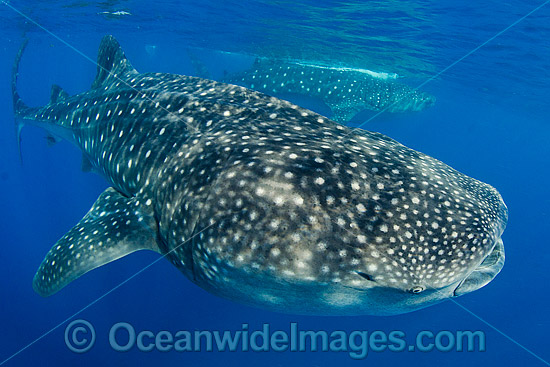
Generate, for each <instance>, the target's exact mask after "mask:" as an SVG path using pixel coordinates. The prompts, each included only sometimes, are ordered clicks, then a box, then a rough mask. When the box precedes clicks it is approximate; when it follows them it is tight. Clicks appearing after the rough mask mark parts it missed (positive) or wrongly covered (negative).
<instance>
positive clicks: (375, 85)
mask: <svg viewBox="0 0 550 367" xmlns="http://www.w3.org/2000/svg"><path fill="white" fill-rule="evenodd" d="M223 82H226V83H232V84H236V85H241V86H243V87H246V88H250V89H254V90H257V91H260V92H264V93H267V94H270V95H273V94H280V93H294V94H302V95H307V96H311V97H316V98H319V99H321V100H323V101H324V102H325V103H326V104H327V105H328V107H330V109H331V110H332V116H331V118H332V119H333V120H334V121H337V122H341V123H344V122H348V121H349V120H351V119H352V118H353V117H354V116H355V115H356V114H357V113H358V112H361V111H363V110H366V109H367V110H374V111H382V110H384V111H387V112H405V111H421V110H423V109H425V108H427V107H430V106H432V105H433V104H434V103H435V97H434V96H432V95H430V94H428V93H425V92H420V91H417V90H415V89H413V88H411V87H409V86H407V85H405V84H402V83H398V82H395V81H390V80H384V79H381V78H377V77H375V76H372V75H370V74H368V73H366V72H362V71H359V70H353V69H343V68H331V67H323V66H315V65H305V64H296V63H292V62H282V61H275V60H271V59H260V58H257V59H256V61H255V62H254V66H253V67H252V68H251V69H250V70H247V71H244V72H241V73H236V74H233V75H229V76H227V77H226V78H224V79H223Z"/></svg>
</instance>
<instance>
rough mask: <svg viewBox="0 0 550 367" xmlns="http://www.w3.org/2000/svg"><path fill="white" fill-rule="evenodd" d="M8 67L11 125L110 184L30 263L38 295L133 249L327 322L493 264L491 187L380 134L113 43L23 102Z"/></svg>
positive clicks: (462, 281) (479, 275)
mask: <svg viewBox="0 0 550 367" xmlns="http://www.w3.org/2000/svg"><path fill="white" fill-rule="evenodd" d="M20 56H21V53H20V54H19V57H18V60H19V58H20ZM18 60H17V62H16V66H15V68H14V77H13V96H14V107H15V111H16V116H17V117H18V121H19V124H21V123H23V122H27V121H28V122H32V123H34V124H36V125H38V126H41V127H43V128H45V129H47V130H48V131H50V132H51V133H53V134H55V135H57V136H61V137H63V138H65V139H68V140H69V141H71V142H73V143H74V144H75V145H76V146H77V147H78V148H80V149H81V150H82V152H83V156H84V159H85V161H86V162H88V165H89V166H91V168H92V169H93V170H94V171H96V172H99V173H101V174H102V175H103V176H104V177H105V178H106V179H107V180H108V181H109V182H110V183H111V185H112V187H111V188H109V189H107V190H106V191H105V192H104V193H103V194H101V196H100V197H99V198H98V200H97V201H96V203H95V204H94V205H93V207H92V209H91V210H90V211H89V212H88V213H87V214H86V216H85V217H84V218H83V219H82V220H81V221H80V222H79V223H78V224H77V225H76V226H75V227H73V228H72V229H70V230H69V231H68V233H67V234H65V235H64V236H63V237H62V238H61V239H60V240H59V241H58V242H57V243H56V244H55V245H54V246H53V247H52V249H51V250H50V252H49V253H48V254H47V256H46V258H45V259H44V261H43V263H42V264H41V265H40V268H39V269H38V271H37V273H36V275H35V278H34V283H33V286H34V289H35V290H36V291H37V292H38V293H39V294H41V295H43V296H49V295H51V294H53V293H55V292H57V291H59V290H60V289H61V288H63V287H64V286H66V285H67V284H68V283H69V282H71V281H72V280H74V279H76V278H78V277H79V276H81V275H82V274H84V273H86V272H87V271H89V270H91V269H94V268H96V267H98V266H101V265H103V264H106V263H108V262H110V261H113V260H115V259H117V258H120V257H122V256H125V255H127V254H129V253H131V252H133V251H136V250H141V249H150V250H153V251H157V252H158V253H160V254H162V255H163V256H165V257H166V258H167V259H169V260H170V261H171V262H172V263H173V264H174V265H175V266H176V267H177V268H178V269H180V270H181V272H182V273H184V274H185V275H186V276H187V277H188V278H189V279H190V280H192V281H193V282H194V283H196V284H198V285H199V286H201V287H203V288H205V289H207V290H208V291H210V292H212V293H213V294H217V295H220V296H223V297H226V298H229V299H232V300H235V301H239V302H243V303H246V304H250V305H254V306H259V307H263V308H267V309H271V310H277V311H282V312H289V313H306V314H326V315H344V314H348V315H352V314H371V315H388V314H397V313H403V312H409V311H412V310H415V309H418V308H422V307H425V306H428V305H430V304H433V303H436V302H439V301H441V300H444V299H446V298H448V297H453V296H457V295H460V294H464V293H467V292H470V291H473V290H475V289H477V288H480V287H482V286H483V285H485V284H486V283H488V282H489V281H490V280H491V279H492V278H493V277H494V276H495V275H496V274H497V273H498V272H499V271H500V268H501V267H502V264H503V261H504V252H503V246H502V241H501V240H500V236H501V234H502V232H503V230H504V227H505V224H506V220H507V210H506V207H505V205H504V203H503V201H502V199H501V197H500V195H499V194H498V192H497V191H496V190H495V189H494V188H492V187H491V186H489V185H487V184H484V183H482V182H479V181H476V180H474V179H472V178H470V177H468V176H465V175H463V174H461V173H459V172H457V171H455V170H454V169H452V168H450V167H449V166H447V165H445V164H443V163H441V162H440V161H438V160H436V159H434V158H431V157H429V156H427V155H425V154H422V153H419V152H417V151H414V150H412V149H409V148H407V147H405V146H403V145H401V144H399V143H398V142H396V141H394V140H392V139H390V138H388V137H386V136H384V135H381V134H378V133H372V132H368V131H364V130H351V129H348V128H346V127H344V126H341V125H339V124H337V123H335V122H333V121H331V120H328V119H326V118H324V117H322V116H320V115H318V114H315V113H313V112H311V111H308V110H305V109H303V108H300V107H298V106H296V105H293V104H291V103H289V102H286V101H282V100H279V99H276V98H273V97H269V96H267V95H264V94H262V93H259V92H256V91H252V90H249V89H246V88H243V87H239V86H234V85H230V84H223V83H219V82H214V81H209V80H205V79H200V78H194V77H188V76H181V75H172V74H160V73H146V74H140V73H138V72H137V71H136V70H135V69H134V68H133V67H132V66H131V65H130V63H129V62H128V60H127V59H126V58H125V56H124V53H123V52H122V50H121V49H120V46H119V45H118V43H117V42H116V40H115V39H114V38H113V37H111V36H106V37H105V38H104V39H103V41H102V43H101V46H100V49H99V57H98V74H97V78H96V80H95V81H94V84H93V86H92V89H90V90H89V91H87V92H85V93H82V94H78V95H75V96H68V95H67V94H66V93H64V92H63V91H62V90H61V88H59V87H57V86H54V87H53V88H52V98H51V102H50V103H49V104H48V105H46V106H43V107H38V108H31V107H27V106H25V104H24V103H23V102H22V101H21V98H20V97H19V95H18V93H17V90H16V81H17V74H18V72H17V65H18ZM19 126H20V125H19Z"/></svg>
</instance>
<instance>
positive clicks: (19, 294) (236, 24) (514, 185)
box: [0, 0, 550, 366]
mask: <svg viewBox="0 0 550 367" xmlns="http://www.w3.org/2000/svg"><path fill="white" fill-rule="evenodd" d="M542 4H543V2H542V1H521V2H502V1H480V2H478V3H476V4H474V3H456V2H451V1H427V0H426V1H420V0H418V1H404V2H396V1H369V2H365V3H362V2H353V1H325V0H321V1H267V0H265V1H250V2H242V1H241V2H238V1H231V0H230V1H221V0H212V1H201V2H200V3H199V2H188V1H158V2H155V3H151V2H142V1H109V2H100V3H91V2H79V1H68V0H64V1H57V2H53V3H52V2H34V1H18V2H15V1H14V2H10V6H11V7H13V8H15V9H17V10H18V11H19V12H21V13H23V14H25V16H26V17H28V18H27V19H26V18H24V17H23V16H21V15H20V14H18V13H17V12H15V11H14V10H13V9H11V8H10V7H8V6H7V5H5V4H4V3H0V19H1V22H0V31H1V32H0V47H1V49H2V54H1V57H0V86H2V87H1V88H0V107H1V108H0V111H2V116H3V118H2V119H1V121H2V123H1V124H0V129H1V131H0V157H2V160H1V162H2V163H1V164H0V193H2V194H1V202H2V206H1V208H2V211H1V212H0V213H1V214H0V215H1V216H2V220H0V233H2V255H1V256H0V279H2V280H1V281H0V300H1V301H0V320H1V325H2V327H1V329H0V330H1V333H0V363H2V361H4V360H6V359H8V358H10V357H11V356H12V355H14V354H15V353H17V352H19V351H20V353H18V354H17V355H15V356H13V358H11V359H10V360H8V361H6V362H5V365H6V366H10V365H13V366H23V365H41V366H59V365H74V364H79V365H81V366H95V365H122V366H125V365H132V366H133V365H138V364H139V365H144V366H153V365H154V366H157V365H170V366H172V365H194V366H211V365H220V364H222V365H228V366H243V365H245V366H248V365H258V364H264V365H268V366H283V365H285V366H286V365H291V366H292V365H301V366H333V365H335V364H344V365H352V364H353V365H360V364H366V363H368V364H371V365H384V366H386V365H387V366H394V365H395V366H397V365H399V366H401V365H407V366H432V365H442V364H443V365H447V366H463V365H472V366H478V365H479V366H481V365H483V366H492V365H518V364H520V363H521V364H524V365H529V366H537V365H544V364H545V362H544V361H542V360H541V359H543V360H547V361H548V360H550V351H549V349H548V333H547V330H548V328H549V327H550V317H549V316H548V314H549V312H548V311H549V308H548V302H549V301H550V296H549V294H548V292H547V289H548V284H550V275H549V273H548V271H547V268H548V266H547V264H548V263H549V262H550V251H549V250H548V245H550V242H549V240H548V236H547V232H546V231H547V230H548V228H549V227H550V211H549V209H548V208H549V207H550V199H549V196H548V194H547V186H548V185H547V182H548V180H549V179H550V172H549V169H548V168H549V164H548V158H549V157H550V145H549V144H548V139H549V137H550V124H549V122H550V121H549V118H548V115H549V113H550V103H549V102H548V97H547V96H548V95H549V94H550V44H549V43H548V41H547V40H548V38H549V37H550V5H546V6H543V7H541V8H540V9H538V10H537V11H535V12H534V13H532V14H531V15H529V16H528V17H526V18H525V19H523V20H522V21H520V22H519V23H517V24H515V25H514V26H513V27H511V28H510V29H508V30H506V32H504V33H502V34H500V35H499V36H498V37H496V38H494V39H491V38H492V37H493V36H495V35H496V34H498V33H499V32H500V31H502V30H504V29H506V28H507V27H509V26H510V25H513V24H514V23H515V22H516V21H518V20H520V19H521V18H522V17H523V16H524V15H526V14H528V13H529V12H531V11H532V10H534V9H536V8H537V7H538V6H540V5H542ZM116 11H124V12H127V13H128V14H121V15H113V13H114V12H116ZM107 13H108V14H107ZM30 19H32V21H34V22H36V23H37V24H39V25H40V27H38V26H37V25H36V24H34V23H33V22H32V21H31V20H30ZM45 30H48V31H49V32H51V33H53V34H54V35H55V36H56V37H59V38H60V39H62V40H64V41H66V42H67V43H68V44H70V45H71V46H72V47H73V48H74V49H73V48H70V47H67V45H65V44H63V43H61V42H60V41H59V39H57V38H56V37H54V36H52V34H49V33H48V32H46V31H45ZM24 34H25V35H26V37H28V38H29V39H30V43H29V47H28V50H27V53H26V54H25V56H24V59H23V62H22V65H21V78H20V83H19V88H20V93H21V95H22V96H23V99H24V100H25V101H26V102H27V104H29V105H43V104H45V103H47V101H48V99H49V95H50V86H51V84H53V83H57V84H60V85H61V86H62V87H63V88H64V89H66V90H67V91H68V92H69V93H70V94H74V93H79V92H82V91H84V90H86V89H88V88H89V86H90V84H91V82H92V80H93V78H94V76H95V71H96V67H95V65H94V64H93V63H91V62H90V61H89V60H87V59H86V58H85V57H84V56H83V55H86V56H88V57H89V58H91V59H92V60H95V57H96V54H97V47H98V44H99V41H100V39H101V37H102V36H103V35H105V34H113V35H115V36H116V37H117V39H118V40H119V42H120V43H121V44H122V45H123V48H124V49H125V52H126V54H127V55H128V57H129V59H130V60H131V61H132V64H133V65H134V66H135V67H136V68H137V69H138V70H139V71H144V72H145V71H157V72H172V73H178V74H193V73H194V72H195V71H194V69H193V67H192V64H191V62H190V60H189V57H188V50H189V49H193V50H197V51H196V52H204V54H208V55H218V57H219V60H210V62H209V63H208V66H209V67H210V68H211V69H212V73H213V74H218V75H221V74H222V73H223V71H224V68H232V67H233V68H239V67H241V64H244V63H246V60H248V59H249V58H250V57H251V56H254V55H259V56H263V57H274V58H290V59H299V60H306V61H311V62H318V63H323V64H329V65H338V66H347V67H356V68H366V69H372V70H376V71H383V72H391V73H397V74H399V75H400V76H401V77H402V79H400V81H402V82H405V83H407V84H409V85H411V86H415V85H420V84H422V83H424V82H426V81H428V82H427V83H425V84H424V85H423V87H422V89H423V90H426V91H428V92H430V93H432V94H433V95H435V96H436V97H437V102H436V104H435V106H433V107H432V108H430V109H427V110H425V111H422V112H418V113H405V114H381V115H379V116H377V117H376V118H374V119H372V120H371V121H369V122H368V123H367V124H365V125H364V126H363V128H365V129H368V130H372V131H378V132H381V133H384V134H386V135H388V136H390V137H392V138H394V139H396V140H398V141H399V142H401V143H403V144H405V145H407V146H409V147H412V148H414V149H417V150H419V151H421V152H424V153H427V154H429V155H431V156H433V157H436V158H438V159H440V160H442V161H443V162H445V163H447V164H449V165H451V166H452V167H454V168H456V169H458V170H459V171H461V172H464V173H465V174H467V175H469V176H472V177H475V178H477V179H479V180H481V181H484V182H487V183H490V184H491V185H493V186H494V187H496V188H497V189H498V190H499V192H500V193H501V194H502V196H503V198H504V200H505V202H506V204H507V205H508V208H509V222H508V227H507V229H506V231H505V233H504V235H503V240H504V244H505V248H506V264H505V266H504V268H503V270H502V272H501V273H500V274H499V275H498V276H497V277H496V278H495V279H494V280H493V281H492V282H491V283H490V284H489V285H487V286H486V287H485V288H482V289H480V290H478V291H476V292H473V293H471V294H468V295H465V296H463V297H460V298H458V299H457V302H458V303H459V304H460V305H461V306H463V307H460V306H459V305H457V304H455V303H453V302H444V303H441V304H439V305H436V306H432V307H429V308H426V309H422V310H420V311H416V312H413V313H409V314H404V315H398V316H391V317H371V316H362V317H359V316H357V317H314V316H296V315H285V314H277V313H273V312H269V311H264V310H259V309H254V308H250V307H247V306H243V305H240V304H236V303H233V302H230V301H227V300H224V299H220V298H218V297H216V296H213V295H211V294H209V293H207V292H206V291H204V290H202V289H200V288H198V287H197V286H195V285H193V284H192V283H191V282H190V281H188V280H187V279H186V278H185V277H184V276H183V275H182V274H180V273H179V271H178V270H177V269H176V268H174V267H173V266H172V265H171V264H170V263H169V262H167V261H160V262H158V263H155V264H154V265H152V266H150V267H149V268H147V269H146V270H145V271H143V272H141V273H139V274H138V275H136V276H134V275H135V274H136V272H138V271H139V270H141V269H143V268H144V267H146V266H148V265H149V264H151V263H152V262H153V261H155V260H156V259H157V258H158V255H156V254H153V253H147V252H138V253H135V254H132V255H131V256H128V257H126V258H123V259H121V260H119V261H116V262H115V263H112V264H109V265H108V266H104V267H102V268H99V269H97V270H95V271H93V272H91V273H89V274H87V275H85V276H83V277H82V278H80V279H78V280H77V281H75V282H73V283H72V284H70V285H69V286H67V287H66V288H65V289H63V290H62V291H61V292H59V293H58V294H56V295H54V296H52V297H50V298H41V297H40V296H38V295H37V294H35V293H34V292H33V290H32V286H31V282H32V277H33V275H34V272H35V271H36V269H37V267H38V265H39V264H40V262H41V261H42V259H43V257H44V255H45V254H46V252H47V251H48V250H49V248H50V247H51V245H52V244H53V243H55V241H57V239H58V238H59V237H60V236H62V235H63V234H64V233H65V232H66V231H67V230H68V229H69V228H71V227H72V226H73V225H74V224H75V223H76V222H78V221H79V220H80V219H81V218H82V216H83V215H84V214H85V213H86V212H87V211H88V209H89V208H90V206H91V205H92V203H93V202H94V201H95V199H96V198H97V196H98V195H99V194H100V193H101V192H102V191H103V190H104V189H105V188H106V187H107V184H106V182H105V181H104V180H103V179H102V178H101V177H99V176H96V175H93V174H90V173H83V172H81V170H80V164H81V163H80V153H79V152H78V151H77V150H76V149H75V148H74V147H72V146H70V145H69V144H68V143H63V142H62V143H59V144H56V145H55V146H53V147H49V146H48V144H47V141H46V138H45V137H46V134H45V133H44V132H43V131H40V130H39V129H36V128H33V127H29V128H26V129H25V130H24V132H23V147H22V148H23V152H22V153H23V162H22V164H21V163H20V161H19V154H18V151H17V145H16V141H15V137H14V136H15V135H14V127H13V110H12V102H11V91H10V78H11V75H10V73H11V66H12V62H13V59H14V57H15V54H16V52H17V50H18V48H19V45H20V44H21V42H22V39H23V37H24ZM487 41H489V42H487ZM486 42H487V43H486ZM485 43H486V44H485ZM480 45H483V46H482V47H480V48H479V49H478V50H476V51H475V52H473V53H471V54H469V53H470V52H471V51H473V50H475V49H476V48H477V47H478V46H480ZM76 50H78V52H76ZM220 51H222V52H223V53H220ZM219 55H222V56H219ZM227 55H230V56H227ZM466 55H468V56H467V57H466V58H464V59H462V58H463V57H464V56H466ZM211 57H214V56H211ZM218 61H219V62H218ZM222 61H223V62H225V63H226V64H223V63H222ZM457 61H459V62H457ZM227 63H229V64H227ZM231 63H233V64H231ZM455 63H456V64H455ZM222 64H223V65H222ZM449 66H452V67H450V68H448V67H449ZM447 68H448V69H447ZM441 71H444V72H442V73H440V72H441ZM304 103H305V104H307V107H309V108H313V109H319V110H323V108H324V106H323V105H322V104H321V102H320V101H315V100H304ZM370 116H372V114H370V115H369V114H368V113H367V114H364V115H361V116H359V117H358V118H359V120H357V121H355V123H357V122H360V121H361V118H362V120H366V119H368V118H369V117H370ZM133 276H134V277H133ZM131 277H133V278H131ZM129 278H131V279H130V280H128V279H129ZM126 280H128V281H127V282H125V281H126ZM123 282H124V283H123ZM121 283H123V284H122V285H120V284H121ZM119 285H120V287H118V286H119ZM115 287H117V288H116V289H114V290H113V291H112V292H110V293H108V294H106V293H107V292H109V291H110V290H112V289H113V288H115ZM99 297H101V298H99ZM98 298H99V299H98ZM305 301H307V300H305ZM87 306H89V307H87ZM84 307H86V308H85V309H84V310H83V311H82V312H80V313H79V314H78V315H77V316H74V317H72V315H74V314H75V313H76V312H79V311H81V310H82V309H83V308H84ZM72 319H85V320H88V321H89V322H90V323H92V324H93V326H94V327H95V330H96V335H97V340H96V343H95V345H94V347H93V348H92V349H91V350H90V351H88V352H86V353H83V354H78V353H74V352H72V351H70V350H69V349H68V348H67V346H66V344H65V341H64V331H65V327H66V325H67V324H68V321H70V320H72ZM64 320H67V322H65V323H63V324H61V325H60V323H62V322H63V321H64ZM118 322H128V323H131V324H132V325H133V326H134V327H135V329H136V330H137V331H139V330H152V331H155V332H158V331H160V330H169V331H172V332H176V331H178V330H233V331H237V330H241V329H242V324H248V325H249V327H250V329H251V330H257V329H261V328H262V325H263V324H264V323H269V324H270V327H271V329H272V330H277V329H280V330H288V329H289V328H290V324H291V323H293V322H296V323H298V325H299V327H300V329H304V330H327V331H329V332H330V331H334V330H343V331H347V332H351V331H353V330H368V331H371V332H372V331H376V330H380V331H383V332H386V333H389V332H391V331H395V330H401V331H403V332H404V333H405V334H406V335H407V339H408V340H409V339H410V340H414V338H415V336H416V335H417V333H418V332H420V331H423V330H428V331H432V332H433V333H434V334H435V333H437V332H439V331H442V330H443V331H450V332H456V331H458V330H472V331H476V330H480V331H482V332H483V333H484V334H485V338H486V350H485V351H479V350H476V351H473V352H464V351H463V352H457V351H449V352H443V351H437V350H432V351H430V352H421V351H418V350H417V351H414V352H409V351H402V352H392V351H390V350H385V351H383V352H375V351H370V352H369V353H368V355H367V356H366V358H365V359H362V360H359V361H356V360H354V359H353V358H351V357H350V355H349V353H346V352H320V351H318V352H313V351H306V352H291V351H287V352H274V351H270V352H252V351H248V352H216V351H214V352H207V351H202V352H176V351H170V352H160V351H151V352H142V351H139V350H137V349H135V348H134V349H132V350H131V351H129V352H125V353H122V352H118V351H114V350H113V349H112V348H111V347H110V345H109V342H108V335H109V330H110V328H111V327H112V325H114V324H116V323H118ZM58 325H60V326H59V327H57V326H58ZM56 327H57V328H56ZM54 328H55V329H54ZM52 329H53V330H52ZM51 330H52V331H51ZM50 331H51V332H50ZM30 343H32V344H31V345H30V346H29V344H30ZM27 346H28V347H27ZM522 346H523V347H522ZM25 347H27V348H26V349H24V350H22V348H25ZM526 349H528V350H526ZM529 351H531V352H529ZM532 353H535V354H536V355H538V356H539V357H540V358H541V359H538V358H537V357H535V356H534V355H533V354H532ZM546 364H548V363H546Z"/></svg>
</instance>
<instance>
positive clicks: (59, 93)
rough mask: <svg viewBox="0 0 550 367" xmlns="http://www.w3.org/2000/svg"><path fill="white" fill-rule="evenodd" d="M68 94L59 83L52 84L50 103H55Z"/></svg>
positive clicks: (62, 99)
mask: <svg viewBox="0 0 550 367" xmlns="http://www.w3.org/2000/svg"><path fill="white" fill-rule="evenodd" d="M67 97H69V95H68V94H67V92H65V91H64V90H63V88H61V87H60V86H59V85H57V84H53V85H52V91H51V93H50V103H57V102H61V101H64V100H65V99H67Z"/></svg>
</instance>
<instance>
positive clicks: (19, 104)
mask: <svg viewBox="0 0 550 367" xmlns="http://www.w3.org/2000/svg"><path fill="white" fill-rule="evenodd" d="M28 43H29V40H28V39H25V40H24V41H23V43H22V44H21V47H20V48H19V52H17V56H16V57H15V61H14V63H13V69H12V73H11V92H12V96H13V112H14V114H15V136H16V139H17V149H18V151H19V159H20V160H21V161H22V160H23V158H22V154H21V129H22V128H23V124H22V123H21V122H19V120H18V116H20V115H21V114H22V113H23V111H25V110H28V109H29V107H28V106H27V105H26V104H25V103H24V102H23V100H22V99H21V96H20V95H19V93H18V92H17V77H18V76H19V64H20V63H21V57H22V56H23V52H24V51H25V48H26V47H27V44H28Z"/></svg>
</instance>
